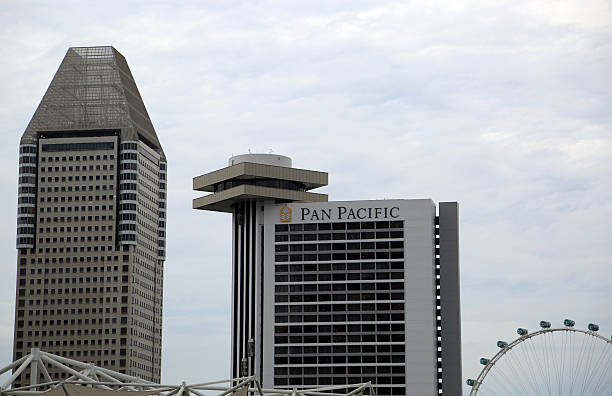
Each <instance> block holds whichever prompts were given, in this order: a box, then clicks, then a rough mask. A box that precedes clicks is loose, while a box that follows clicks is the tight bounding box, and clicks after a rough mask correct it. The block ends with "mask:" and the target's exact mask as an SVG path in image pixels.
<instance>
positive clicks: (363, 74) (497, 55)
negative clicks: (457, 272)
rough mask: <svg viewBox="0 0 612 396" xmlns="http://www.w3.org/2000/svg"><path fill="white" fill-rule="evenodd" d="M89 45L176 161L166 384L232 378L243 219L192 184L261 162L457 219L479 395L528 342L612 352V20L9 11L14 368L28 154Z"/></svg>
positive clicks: (4, 17) (85, 6)
mask: <svg viewBox="0 0 612 396" xmlns="http://www.w3.org/2000/svg"><path fill="white" fill-rule="evenodd" d="M90 45H113V46H114V47H115V48H116V49H117V50H119V51H120V52H121V53H122V54H123V55H124V56H125V57H126V59H127V61H128V64H129V65H130V68H131V70H132V74H133V75H134V78H135V80H136V83H137V84H138V87H139V89H140V93H141V96H142V97H143V99H144V102H145V104H146V106H147V109H148V112H149V115H150V117H151V119H152V121H153V125H154V126H155V128H156V130H157V134H158V136H159V139H160V141H161V143H162V145H163V147H164V150H165V152H166V155H167V157H168V164H169V166H168V167H169V170H168V179H169V184H168V187H169V191H168V223H167V227H168V228H167V261H166V264H165V278H164V283H165V288H164V318H163V320H164V324H163V352H162V360H163V364H162V377H163V382H164V383H174V384H176V383H180V382H181V381H183V380H185V381H187V382H203V381H204V380H215V379H221V378H226V377H229V346H230V336H229V328H230V291H231V270H230V262H231V250H230V240H231V234H230V222H231V218H230V216H229V215H226V214H220V213H209V212H200V211H194V210H192V209H191V200H192V199H193V198H194V197H197V196H199V194H198V193H196V192H193V191H192V189H191V185H192V184H191V183H192V178H193V177H195V176H197V175H200V174H203V173H206V172H209V171H212V170H215V169H218V168H221V167H224V166H226V164H227V159H228V158H229V157H230V156H232V155H235V154H242V153H246V152H249V150H250V151H251V152H254V153H255V152H258V153H268V152H273V153H278V154H284V155H288V156H290V157H292V158H293V165H294V166H295V167H298V168H307V169H315V170H320V171H326V172H329V186H327V187H325V188H322V189H321V190H319V191H318V192H323V193H327V194H329V198H330V200H355V199H385V198H387V199H388V198H432V199H433V200H434V201H436V202H438V201H458V202H459V205H460V252H461V309H462V312H461V315H462V331H463V334H462V335H463V362H464V364H463V376H464V378H468V377H472V378H474V377H476V376H477V374H478V372H479V371H480V368H481V366H479V364H478V358H480V357H481V356H491V355H492V354H494V353H495V352H496V349H497V348H496V346H495V342H496V341H497V340H499V339H505V340H512V339H514V338H515V330H516V328H517V327H519V326H520V327H525V328H528V329H535V328H537V326H538V322H539V321H540V320H549V321H551V322H553V324H555V325H560V324H561V322H562V321H563V319H565V318H571V319H574V320H575V321H576V324H577V326H578V327H581V328H586V326H587V324H588V323H589V322H594V323H598V324H600V327H601V330H600V331H601V333H602V335H605V336H607V337H609V336H610V334H612V310H611V309H610V307H609V301H610V299H611V298H612V287H611V286H612V281H611V276H610V274H611V270H612V243H611V242H610V227H609V223H610V219H612V111H611V110H610V109H612V74H611V73H610V70H612V3H611V2H609V1H597V0H593V1H589V0H586V1H585V0H582V1H574V0H567V1H563V0H557V1H540V0H512V1H504V0H491V1H487V2H482V1H472V0H456V1H435V0H422V1H421V0H414V1H408V0H406V1H400V2H394V1H384V0H378V1H369V0H350V1H348V0H346V1H345V0H336V1H333V2H330V1H324V0H308V1H295V0H284V1H270V0H261V1H240V0H224V1H215V0H210V1H195V0H185V1H176V2H170V1H158V0H147V1H139V0H133V1H105V2H99V1H96V2H93V1H82V0H79V1H72V0H54V1H42V0H39V1H29V0H19V1H17V0H2V1H1V2H0V46H1V48H2V53H3V56H2V57H0V87H1V89H0V126H1V129H2V131H3V133H2V134H1V135H0V169H2V172H0V189H1V190H0V219H1V223H0V224H1V226H0V257H1V261H0V266H1V268H0V274H1V276H0V365H4V364H8V363H9V362H10V360H11V350H12V326H13V315H14V298H15V297H14V296H15V267H16V250H15V232H16V210H17V209H16V207H17V162H18V144H19V138H20V136H21V134H22V133H23V131H24V130H25V127H26V125H27V123H28V121H29V119H30V118H31V117H32V115H33V113H34V111H35V109H36V106H37V105H38V103H39V101H40V99H41V98H42V96H43V94H44V92H45V90H46V88H47V86H48V85H49V83H50V81H51V79H52V77H53V75H54V73H55V71H56V70H57V67H58V66H59V64H60V62H61V60H62V58H63V57H64V55H65V53H66V51H67V49H68V47H71V46H90ZM3 362H4V363H3ZM466 394H467V393H466Z"/></svg>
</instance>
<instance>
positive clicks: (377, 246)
mask: <svg viewBox="0 0 612 396" xmlns="http://www.w3.org/2000/svg"><path fill="white" fill-rule="evenodd" d="M403 248H404V241H391V242H389V241H381V242H348V243H345V242H335V243H306V244H303V245H302V244H300V243H294V244H276V245H275V246H274V251H275V252H277V253H280V252H302V251H304V252H317V251H324V252H325V251H332V250H338V251H340V250H389V249H403Z"/></svg>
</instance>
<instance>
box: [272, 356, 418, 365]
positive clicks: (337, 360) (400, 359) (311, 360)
mask: <svg viewBox="0 0 612 396" xmlns="http://www.w3.org/2000/svg"><path fill="white" fill-rule="evenodd" d="M405 361H406V356H405V354H404V353H402V354H397V355H389V354H378V355H376V354H374V355H348V356H345V355H334V356H329V355H313V356H295V355H291V356H275V357H274V364H345V363H349V364H351V363H353V364H355V363H357V364H361V363H366V364H367V363H404V362H405Z"/></svg>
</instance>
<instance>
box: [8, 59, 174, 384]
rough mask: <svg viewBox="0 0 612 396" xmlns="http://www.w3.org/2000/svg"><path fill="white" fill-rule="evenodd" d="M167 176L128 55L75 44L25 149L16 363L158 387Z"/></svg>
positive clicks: (32, 125)
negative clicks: (98, 372) (33, 353)
mask: <svg viewBox="0 0 612 396" xmlns="http://www.w3.org/2000/svg"><path fill="white" fill-rule="evenodd" d="M166 171H167V170H166V157H165V155H164V152H163V150H162V147H161V144H160V143H159V140H158V138H157V134H156V133H155V129H154V128H153V125H152V123H151V120H150V119H149V115H148V113H147V110H146V108H145V105H144V103H143V101H142V98H141V97H140V93H139V92H138V88H137V87H136V84H135V82H134V79H133V77H132V74H131V72H130V69H129V67H128V65H127V63H126V61H125V58H124V57H123V56H122V55H121V54H120V53H119V52H118V51H117V50H115V49H114V48H113V47H78V48H70V49H68V52H67V53H66V56H65V57H64V60H63V61H62V63H61V64H60V67H59V69H58V71H57V73H56V74H55V76H54V77H53V80H52V81H51V84H50V86H49V88H48V89H47V92H46V93H45V95H44V96H43V99H42V101H41V102H40V104H39V106H38V108H37V109H36V112H35V113H34V116H33V117H32V119H31V121H30V123H29V124H28V126H27V128H26V130H25V132H24V133H23V136H22V138H21V142H20V145H19V192H18V214H17V251H18V254H17V256H18V258H17V287H16V289H17V293H16V294H17V296H16V304H15V328H14V348H13V351H14V352H13V355H14V356H13V357H14V359H19V358H20V357H22V356H24V355H25V354H27V353H28V352H29V351H30V348H40V349H42V350H46V351H49V352H52V353H55V354H58V355H63V356H66V357H70V358H73V359H77V360H82V361H86V362H93V363H95V364H97V365H99V366H103V367H106V368H109V369H112V370H116V371H119V372H123V373H126V374H130V375H134V376H138V377H141V378H143V379H146V380H151V381H156V382H159V381H160V376H161V340H162V331H161V329H162V296H163V267H164V260H165V225H166ZM50 374H51V377H52V378H53V379H57V378H59V377H57V376H58V375H59V374H58V373H55V372H51V373H50ZM40 375H41V376H42V375H43V373H40ZM43 379H44V378H43ZM28 380H29V373H23V374H22V375H21V381H20V383H21V384H27V383H28Z"/></svg>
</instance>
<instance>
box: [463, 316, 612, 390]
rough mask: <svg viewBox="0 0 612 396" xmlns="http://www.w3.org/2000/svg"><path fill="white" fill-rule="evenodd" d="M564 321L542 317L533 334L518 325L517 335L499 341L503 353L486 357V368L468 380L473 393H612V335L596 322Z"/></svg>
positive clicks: (500, 351) (481, 360) (498, 344)
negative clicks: (556, 323)
mask: <svg viewBox="0 0 612 396" xmlns="http://www.w3.org/2000/svg"><path fill="white" fill-rule="evenodd" d="M563 325H564V326H563V327H560V328H552V327H551V324H550V322H546V321H542V322H540V329H539V330H537V331H535V332H533V333H529V331H528V330H526V329H523V328H519V329H518V330H517V331H516V332H517V333H518V335H519V337H518V338H517V339H516V340H514V341H512V342H506V341H497V346H498V347H499V348H500V350H499V352H497V353H496V354H495V356H493V357H491V358H485V357H483V358H481V359H480V364H482V365H483V366H484V368H483V369H482V371H481V372H480V374H479V375H478V377H477V378H476V379H468V380H467V381H466V383H467V384H468V385H469V386H471V387H472V389H471V391H470V396H475V395H479V396H490V395H491V396H493V395H495V396H523V395H524V396H539V395H543V396H574V395H576V396H578V395H579V396H591V395H593V396H595V395H597V396H612V340H611V339H609V338H605V337H602V336H601V335H599V334H598V333H597V332H598V331H599V326H598V325H597V324H594V323H590V324H589V325H588V330H581V329H576V328H574V325H575V323H574V321H573V320H571V319H565V321H564V322H563Z"/></svg>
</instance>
